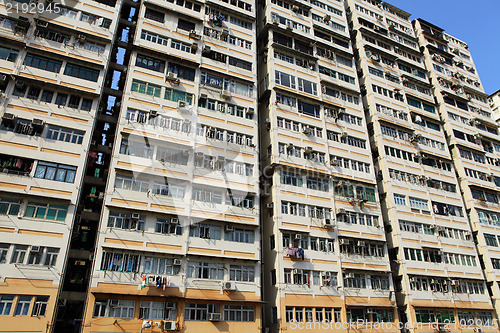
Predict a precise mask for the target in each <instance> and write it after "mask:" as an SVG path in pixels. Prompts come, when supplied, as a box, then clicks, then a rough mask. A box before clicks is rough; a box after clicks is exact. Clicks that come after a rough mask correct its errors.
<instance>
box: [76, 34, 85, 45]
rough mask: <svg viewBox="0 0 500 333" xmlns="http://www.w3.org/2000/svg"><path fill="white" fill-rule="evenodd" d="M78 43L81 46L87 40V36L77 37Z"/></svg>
mask: <svg viewBox="0 0 500 333" xmlns="http://www.w3.org/2000/svg"><path fill="white" fill-rule="evenodd" d="M77 39H78V43H80V44H83V43H85V41H86V40H87V36H85V35H78V38H77Z"/></svg>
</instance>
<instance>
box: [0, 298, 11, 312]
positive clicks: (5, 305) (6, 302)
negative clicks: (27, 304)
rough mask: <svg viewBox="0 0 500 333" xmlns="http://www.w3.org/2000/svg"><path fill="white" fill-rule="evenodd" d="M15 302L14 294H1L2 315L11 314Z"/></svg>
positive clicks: (0, 309)
mask: <svg viewBox="0 0 500 333" xmlns="http://www.w3.org/2000/svg"><path fill="white" fill-rule="evenodd" d="M13 303H14V296H11V295H2V296H0V316H9V315H10V310H11V309H12V304H13Z"/></svg>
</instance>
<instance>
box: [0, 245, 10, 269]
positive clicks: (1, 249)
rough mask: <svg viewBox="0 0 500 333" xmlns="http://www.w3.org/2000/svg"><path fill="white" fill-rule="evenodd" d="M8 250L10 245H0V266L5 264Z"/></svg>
mask: <svg viewBox="0 0 500 333" xmlns="http://www.w3.org/2000/svg"><path fill="white" fill-rule="evenodd" d="M9 248H10V244H5V243H0V264H5V263H6V262H7V253H8V252H9Z"/></svg>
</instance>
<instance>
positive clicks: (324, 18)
mask: <svg viewBox="0 0 500 333" xmlns="http://www.w3.org/2000/svg"><path fill="white" fill-rule="evenodd" d="M331 18H332V17H331V16H330V15H328V14H327V15H325V16H324V17H323V21H325V22H328V21H330V19H331Z"/></svg>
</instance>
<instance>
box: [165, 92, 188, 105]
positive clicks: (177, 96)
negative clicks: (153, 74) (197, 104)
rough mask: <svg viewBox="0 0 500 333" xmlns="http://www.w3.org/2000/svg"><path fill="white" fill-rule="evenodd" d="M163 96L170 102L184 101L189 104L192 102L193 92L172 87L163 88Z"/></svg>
mask: <svg viewBox="0 0 500 333" xmlns="http://www.w3.org/2000/svg"><path fill="white" fill-rule="evenodd" d="M164 98H165V99H166V100H169V101H172V102H178V101H184V102H186V103H187V104H189V105H191V104H193V94H191V93H188V92H185V91H180V90H175V89H172V88H165V96H164Z"/></svg>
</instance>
